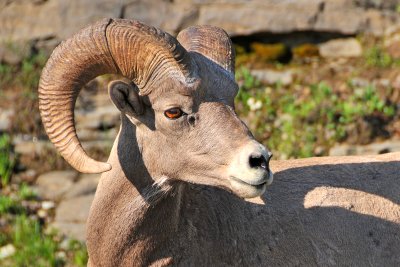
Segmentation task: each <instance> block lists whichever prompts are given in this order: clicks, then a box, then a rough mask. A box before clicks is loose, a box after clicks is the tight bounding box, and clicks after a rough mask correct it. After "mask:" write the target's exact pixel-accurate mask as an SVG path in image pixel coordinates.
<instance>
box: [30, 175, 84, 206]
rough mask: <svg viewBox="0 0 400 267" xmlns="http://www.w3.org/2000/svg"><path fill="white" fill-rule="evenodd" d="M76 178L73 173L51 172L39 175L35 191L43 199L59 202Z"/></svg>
mask: <svg viewBox="0 0 400 267" xmlns="http://www.w3.org/2000/svg"><path fill="white" fill-rule="evenodd" d="M77 177H78V174H77V172H75V171H53V172H48V173H45V174H42V175H40V176H39V177H38V178H37V180H36V185H35V187H34V188H35V189H36V191H37V193H38V195H39V196H40V197H41V198H43V199H49V200H56V201H57V200H60V199H61V198H62V197H63V195H64V194H66V193H67V192H68V190H69V189H70V188H71V187H72V185H73V183H74V181H75V180H76V178H77Z"/></svg>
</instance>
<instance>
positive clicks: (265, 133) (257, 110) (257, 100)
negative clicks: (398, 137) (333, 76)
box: [236, 68, 396, 159]
mask: <svg viewBox="0 0 400 267" xmlns="http://www.w3.org/2000/svg"><path fill="white" fill-rule="evenodd" d="M236 76H237V79H238V80H239V84H240V90H239V94H238V97H237V102H236V104H237V107H238V111H239V113H241V116H244V117H245V118H246V120H247V123H248V124H249V126H250V128H252V130H253V131H254V133H255V135H256V136H257V138H258V139H260V140H262V141H263V142H264V143H265V145H266V146H268V147H269V148H270V149H271V150H273V151H274V153H275V155H277V158H282V159H285V158H298V157H310V156H313V155H324V154H326V153H327V150H328V149H329V147H331V146H332V145H333V144H334V143H335V142H339V141H342V140H343V139H345V138H346V135H347V128H348V125H349V124H352V123H354V122H357V121H359V120H362V119H363V118H365V117H367V116H373V115H375V114H376V113H379V114H380V115H382V116H386V117H391V116H394V114H395V112H396V106H395V105H394V104H391V103H386V102H385V101H384V100H383V99H381V98H380V96H379V95H378V92H377V90H376V89H375V87H373V86H372V85H368V86H366V87H364V88H352V87H351V86H350V87H349V91H350V92H351V93H350V94H347V95H342V94H340V93H339V92H334V91H333V89H332V88H331V87H330V86H329V85H328V84H327V83H325V82H320V83H318V84H313V85H309V86H293V88H290V89H283V88H282V86H281V85H280V84H276V85H275V86H274V87H268V86H265V85H262V84H261V83H260V82H259V81H257V80H256V79H255V78H254V77H252V76H251V74H250V72H249V70H247V69H245V68H241V69H240V70H239V71H238V72H237V74H236ZM387 90H392V89H391V88H388V89H387ZM289 92H290V93H289ZM387 93H388V94H389V93H390V92H387Z"/></svg>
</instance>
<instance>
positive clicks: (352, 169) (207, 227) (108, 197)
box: [87, 119, 400, 266]
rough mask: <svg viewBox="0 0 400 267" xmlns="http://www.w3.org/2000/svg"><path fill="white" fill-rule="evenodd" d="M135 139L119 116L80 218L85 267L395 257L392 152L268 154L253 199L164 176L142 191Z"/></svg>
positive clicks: (356, 261) (382, 261)
mask: <svg viewBox="0 0 400 267" xmlns="http://www.w3.org/2000/svg"><path fill="white" fill-rule="evenodd" d="M134 136H135V129H134V127H132V126H130V124H129V122H127V121H126V119H123V125H122V128H121V132H120V135H119V138H118V139H117V141H116V144H115V146H114V148H113V151H112V153H111V157H110V160H109V162H110V163H111V164H112V165H113V166H118V165H119V166H120V167H118V168H115V167H114V168H113V170H112V171H111V172H108V173H105V174H103V176H102V178H101V182H100V184H99V187H98V190H97V192H96V198H95V201H94V203H93V206H92V209H91V214H90V217H89V220H88V243H87V244H88V249H89V255H90V257H91V263H92V265H93V266H143V265H150V264H152V263H172V264H173V265H179V266H191V265H195V266H260V265H261V266H295V265H296V266H298V265H300V266H354V265H357V266H365V265H371V266H396V265H398V264H399V263H400V253H399V251H400V206H399V203H400V186H399V184H400V183H399V182H400V174H399V169H400V162H399V160H398V159H399V157H400V154H399V153H397V154H388V155H381V156H370V157H341V158H334V157H332V158H311V159H303V160H291V161H274V162H273V164H272V166H273V167H272V169H273V170H274V171H275V172H276V173H275V175H276V179H275V182H274V183H273V184H272V186H271V187H270V189H268V190H267V192H266V193H265V194H264V195H263V196H261V198H259V199H258V201H257V200H252V202H246V201H244V200H243V199H240V198H238V197H236V196H235V195H233V194H231V193H229V192H227V191H225V190H221V189H219V188H217V187H214V186H211V185H208V186H204V185H195V184H190V183H186V182H174V181H171V182H169V181H168V180H166V181H164V184H161V185H158V186H156V187H154V190H155V191H156V192H158V193H154V192H153V194H156V195H157V197H149V192H152V190H151V189H150V188H152V187H151V185H152V183H153V181H152V179H151V177H150V176H149V175H148V174H147V173H146V172H147V171H146V168H145V167H144V166H143V161H142V160H141V157H140V153H138V152H139V151H138V150H137V146H136V144H135V141H134V139H135V138H132V137H134ZM128 139H129V140H131V141H128ZM128 151H129V153H128ZM125 153H128V154H129V155H130V156H129V159H128V158H125V157H121V156H122V155H125ZM121 159H122V160H121ZM328 189H335V190H328ZM327 193H328V194H327ZM310 194H311V195H310ZM150 199H151V200H150ZM384 199H386V201H384ZM388 203H391V206H390V207H389V206H387V204H388Z"/></svg>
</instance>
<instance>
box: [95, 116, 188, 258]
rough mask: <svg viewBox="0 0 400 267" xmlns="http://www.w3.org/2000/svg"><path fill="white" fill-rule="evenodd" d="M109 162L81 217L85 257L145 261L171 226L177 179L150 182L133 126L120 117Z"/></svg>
mask: <svg viewBox="0 0 400 267" xmlns="http://www.w3.org/2000/svg"><path fill="white" fill-rule="evenodd" d="M125 123H126V121H125ZM109 163H111V164H112V167H113V168H112V170H111V171H109V172H107V173H104V174H103V175H102V178H101V180H100V183H99V185H98V188H97V191H96V196H95V199H94V201H93V204H92V207H91V211H90V215H89V219H88V223H87V233H88V234H87V245H88V250H89V254H90V255H91V259H90V260H91V263H92V264H93V265H94V266H124V265H125V262H124V261H125V260H127V261H128V262H131V263H132V261H133V262H137V263H138V265H148V264H149V263H150V262H140V261H142V260H145V259H148V260H150V261H151V260H152V259H149V258H148V257H147V255H150V254H154V252H155V251H156V250H158V249H160V248H161V247H162V246H164V243H165V241H166V240H168V239H169V237H170V236H171V235H172V234H174V233H175V232H176V230H177V226H178V222H179V210H180V201H181V192H182V190H183V185H174V186H170V185H168V184H167V183H158V184H156V185H154V181H153V179H152V178H151V177H150V175H149V174H148V173H147V171H146V168H145V166H144V164H143V162H142V160H141V157H140V154H139V149H138V146H137V143H136V135H135V128H134V127H132V126H129V124H128V125H126V124H124V122H123V124H122V126H121V131H120V133H119V135H118V137H117V139H116V141H115V143H114V146H113V149H112V152H111V155H110V159H109ZM161 200H162V201H161Z"/></svg>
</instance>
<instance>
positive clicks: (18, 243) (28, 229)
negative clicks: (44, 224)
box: [12, 215, 62, 266]
mask: <svg viewBox="0 0 400 267" xmlns="http://www.w3.org/2000/svg"><path fill="white" fill-rule="evenodd" d="M54 237H55V235H54V234H51V235H45V234H43V233H42V229H41V226H40V224H39V222H38V221H36V220H31V219H29V218H28V217H27V216H26V215H19V216H17V217H16V219H15V226H14V235H13V245H14V246H15V247H16V253H15V254H14V255H13V256H12V258H13V260H14V262H15V265H16V266H32V263H35V265H36V266H60V265H61V264H62V261H61V260H60V259H58V258H57V257H56V251H57V247H58V245H57V243H56V241H55V240H54Z"/></svg>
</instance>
